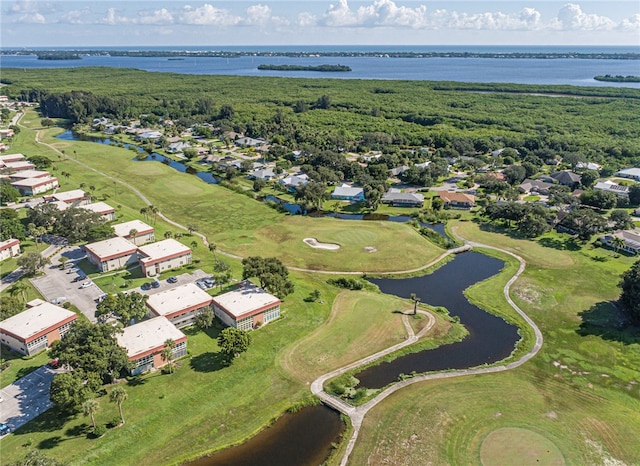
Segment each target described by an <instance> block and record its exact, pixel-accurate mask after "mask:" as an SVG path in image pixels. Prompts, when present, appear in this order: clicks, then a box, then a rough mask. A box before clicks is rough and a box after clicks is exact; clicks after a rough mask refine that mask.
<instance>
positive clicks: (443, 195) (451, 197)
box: [438, 191, 476, 209]
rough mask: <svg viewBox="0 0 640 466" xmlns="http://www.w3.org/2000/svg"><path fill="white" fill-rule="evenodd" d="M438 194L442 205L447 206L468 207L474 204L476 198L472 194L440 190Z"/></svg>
mask: <svg viewBox="0 0 640 466" xmlns="http://www.w3.org/2000/svg"><path fill="white" fill-rule="evenodd" d="M438 196H439V197H440V199H442V202H443V203H444V206H445V207H448V208H454V209H470V208H471V207H473V206H475V205H476V198H475V196H474V195H473V194H465V193H457V192H452V191H440V192H438Z"/></svg>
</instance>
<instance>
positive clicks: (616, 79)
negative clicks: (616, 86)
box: [593, 74, 640, 83]
mask: <svg viewBox="0 0 640 466" xmlns="http://www.w3.org/2000/svg"><path fill="white" fill-rule="evenodd" d="M593 79H595V80H596V81H607V82H610V83H640V76H631V75H629V76H621V75H617V76H611V75H610V74H605V75H604V76H594V78H593Z"/></svg>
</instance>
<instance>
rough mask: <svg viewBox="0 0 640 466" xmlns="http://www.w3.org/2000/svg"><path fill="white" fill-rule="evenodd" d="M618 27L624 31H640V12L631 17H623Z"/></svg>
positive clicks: (637, 32)
mask: <svg viewBox="0 0 640 466" xmlns="http://www.w3.org/2000/svg"><path fill="white" fill-rule="evenodd" d="M618 28H619V29H621V30H623V31H631V32H634V31H635V32H636V34H639V33H640V13H636V14H635V15H633V16H632V17H630V18H625V19H623V20H622V21H621V22H620V24H619V25H618Z"/></svg>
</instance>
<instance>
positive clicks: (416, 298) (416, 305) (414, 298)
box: [409, 293, 422, 315]
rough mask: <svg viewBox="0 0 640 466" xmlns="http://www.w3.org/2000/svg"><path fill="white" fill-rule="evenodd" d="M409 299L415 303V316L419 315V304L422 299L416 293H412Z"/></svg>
mask: <svg viewBox="0 0 640 466" xmlns="http://www.w3.org/2000/svg"><path fill="white" fill-rule="evenodd" d="M409 298H410V299H411V300H412V301H413V315H416V314H417V313H418V303H419V302H420V301H422V299H420V297H419V296H418V295H416V294H415V293H411V295H410V296H409Z"/></svg>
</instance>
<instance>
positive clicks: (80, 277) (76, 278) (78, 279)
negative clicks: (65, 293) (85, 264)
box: [71, 275, 87, 283]
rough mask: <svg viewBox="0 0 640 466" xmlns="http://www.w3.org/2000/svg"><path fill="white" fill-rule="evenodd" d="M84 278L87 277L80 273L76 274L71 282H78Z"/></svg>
mask: <svg viewBox="0 0 640 466" xmlns="http://www.w3.org/2000/svg"><path fill="white" fill-rule="evenodd" d="M85 278H87V277H86V276H82V275H78V276H77V277H75V278H74V279H73V280H71V282H72V283H76V282H79V281H80V280H84V279H85Z"/></svg>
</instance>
